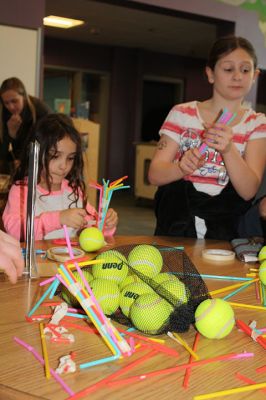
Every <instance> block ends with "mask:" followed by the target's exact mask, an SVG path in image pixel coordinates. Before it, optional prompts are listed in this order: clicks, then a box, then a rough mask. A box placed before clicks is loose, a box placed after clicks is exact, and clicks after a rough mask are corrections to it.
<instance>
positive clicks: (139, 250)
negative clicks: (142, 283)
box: [128, 244, 163, 278]
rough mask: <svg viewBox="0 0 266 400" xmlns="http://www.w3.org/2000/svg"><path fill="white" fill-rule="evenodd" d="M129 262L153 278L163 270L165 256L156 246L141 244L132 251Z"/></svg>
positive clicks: (137, 269)
mask: <svg viewBox="0 0 266 400" xmlns="http://www.w3.org/2000/svg"><path fill="white" fill-rule="evenodd" d="M128 263H129V265H130V266H131V267H132V268H134V269H135V270H136V271H139V272H141V273H142V274H143V275H145V276H147V277H150V278H152V277H154V276H155V275H158V274H159V273H160V272H161V269H162V267H163V258H162V256H161V253H160V251H159V250H158V249H157V248H156V247H155V246H151V245H148V244H140V245H138V246H135V247H134V248H133V249H132V250H131V251H130V253H129V255H128Z"/></svg>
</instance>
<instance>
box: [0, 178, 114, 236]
mask: <svg viewBox="0 0 266 400" xmlns="http://www.w3.org/2000/svg"><path fill="white" fill-rule="evenodd" d="M71 193H72V189H71V188H70V187H69V186H68V181H67V180H66V179H64V180H63V182H62V185H61V190H58V191H53V192H51V193H50V194H49V195H45V194H47V191H46V190H44V189H43V188H41V187H40V186H39V185H37V190H36V202H35V218H34V235H35V236H34V237H35V240H42V239H56V238H64V236H65V235H64V230H63V227H62V225H61V224H60V211H62V210H66V209H68V208H69V204H70V203H72V201H73V199H74V197H73V195H72V194H71ZM27 195H28V186H27V185H15V184H14V185H12V187H11V189H10V192H9V195H8V201H7V204H6V207H5V210H4V213H3V223H4V227H5V229H6V232H7V233H9V234H10V235H12V236H14V237H16V238H17V239H18V240H21V241H24V240H25V239H26V215H27ZM71 207H73V208H76V207H79V208H82V207H83V205H82V197H81V196H80V198H79V200H78V202H77V205H76V204H72V205H71ZM86 210H87V212H88V215H87V217H86V219H87V221H94V220H95V217H96V214H97V213H96V210H95V208H94V207H92V206H91V205H90V204H89V203H87V206H86ZM68 233H69V236H70V237H73V236H76V235H77V230H76V229H74V228H68ZM114 233H115V229H111V230H107V229H105V230H104V235H105V236H111V235H113V234H114Z"/></svg>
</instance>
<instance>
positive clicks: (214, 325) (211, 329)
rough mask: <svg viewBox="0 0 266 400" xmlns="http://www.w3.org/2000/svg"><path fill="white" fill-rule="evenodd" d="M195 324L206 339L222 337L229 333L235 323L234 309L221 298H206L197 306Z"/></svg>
mask: <svg viewBox="0 0 266 400" xmlns="http://www.w3.org/2000/svg"><path fill="white" fill-rule="evenodd" d="M195 321H196V322H195V326H196V328H197V330H198V331H199V333H201V334H202V335H203V336H205V337H206V338H208V339H222V338H224V337H226V336H227V335H229V333H230V332H231V331H232V329H233V327H234V325H235V316H234V311H233V309H232V307H231V306H230V304H228V303H227V302H226V301H225V300H222V299H207V300H204V301H203V302H202V303H200V305H199V306H198V307H197V309H196V312H195Z"/></svg>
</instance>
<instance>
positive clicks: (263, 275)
mask: <svg viewBox="0 0 266 400" xmlns="http://www.w3.org/2000/svg"><path fill="white" fill-rule="evenodd" d="M259 278H260V280H261V282H262V283H263V285H266V260H264V261H263V262H262V263H261V264H260V267H259Z"/></svg>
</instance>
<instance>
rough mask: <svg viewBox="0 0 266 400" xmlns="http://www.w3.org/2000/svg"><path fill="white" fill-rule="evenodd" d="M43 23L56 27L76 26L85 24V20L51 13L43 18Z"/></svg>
mask: <svg viewBox="0 0 266 400" xmlns="http://www.w3.org/2000/svg"><path fill="white" fill-rule="evenodd" d="M43 24H44V25H46V26H53V27H55V28H63V29H68V28H73V27H74V26H78V25H82V24H84V21H81V20H79V19H71V18H63V17H57V16H56V15H49V16H48V17H45V18H44V19H43Z"/></svg>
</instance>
